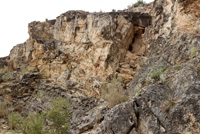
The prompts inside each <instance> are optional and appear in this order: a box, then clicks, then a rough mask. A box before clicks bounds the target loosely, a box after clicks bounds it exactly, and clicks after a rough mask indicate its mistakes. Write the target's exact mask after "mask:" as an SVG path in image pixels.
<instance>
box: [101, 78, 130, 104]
mask: <svg viewBox="0 0 200 134" xmlns="http://www.w3.org/2000/svg"><path fill="white" fill-rule="evenodd" d="M102 97H103V98H104V99H105V100H106V101H107V102H108V104H109V106H110V107H113V106H115V105H116V104H119V103H121V102H125V101H127V100H128V95H126V94H125V90H124V89H123V86H122V83H121V82H120V81H119V80H117V79H113V80H112V81H111V82H110V83H106V84H104V85H103V87H102Z"/></svg>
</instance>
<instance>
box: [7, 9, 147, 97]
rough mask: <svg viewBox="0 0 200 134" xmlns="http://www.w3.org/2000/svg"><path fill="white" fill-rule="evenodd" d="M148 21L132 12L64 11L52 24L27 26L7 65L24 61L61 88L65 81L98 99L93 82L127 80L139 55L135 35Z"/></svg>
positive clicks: (141, 48) (138, 37)
mask: <svg viewBox="0 0 200 134" xmlns="http://www.w3.org/2000/svg"><path fill="white" fill-rule="evenodd" d="M150 20H151V17H150V16H149V15H148V14H140V13H132V12H129V13H92V14H91V13H87V12H84V11H69V12H66V13H64V14H62V15H60V16H59V17H57V19H56V20H51V21H46V22H32V23H30V24H29V35H30V38H29V39H28V40H27V41H26V42H25V43H24V44H21V45H18V46H16V47H14V48H13V50H12V51H11V54H10V60H11V61H13V64H14V67H15V68H17V67H19V63H18V62H20V61H21V62H26V63H27V64H29V66H31V67H34V68H37V69H38V70H39V71H40V72H41V74H42V75H43V76H44V77H46V78H49V79H51V80H52V81H55V82H56V83H58V84H60V85H62V86H63V87H66V85H67V83H66V82H67V81H71V83H73V84H74V85H75V86H76V87H77V88H79V89H82V90H84V92H85V95H90V94H99V91H98V90H96V91H93V89H92V85H93V81H94V80H95V79H100V81H105V80H106V79H108V78H112V77H120V78H121V79H122V80H123V81H124V82H126V83H127V82H129V81H130V80H131V79H132V77H133V76H134V74H135V73H134V71H133V70H136V69H137V65H138V62H139V59H140V57H139V55H142V53H143V52H144V50H145V43H144V42H143V41H142V37H141V35H142V34H143V32H144V28H145V27H146V26H148V25H149V24H150ZM133 40H135V42H138V43H136V44H138V45H134V42H133ZM19 58H21V60H20V59H19ZM17 61H18V62H17ZM66 73H67V74H68V75H67V76H66Z"/></svg>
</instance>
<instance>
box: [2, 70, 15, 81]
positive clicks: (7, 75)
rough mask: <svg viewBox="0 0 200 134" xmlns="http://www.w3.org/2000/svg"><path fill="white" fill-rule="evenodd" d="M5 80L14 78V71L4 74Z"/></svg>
mask: <svg viewBox="0 0 200 134" xmlns="http://www.w3.org/2000/svg"><path fill="white" fill-rule="evenodd" d="M2 79H3V81H8V80H12V79H14V74H13V73H12V72H7V73H5V74H4V75H3V76H2Z"/></svg>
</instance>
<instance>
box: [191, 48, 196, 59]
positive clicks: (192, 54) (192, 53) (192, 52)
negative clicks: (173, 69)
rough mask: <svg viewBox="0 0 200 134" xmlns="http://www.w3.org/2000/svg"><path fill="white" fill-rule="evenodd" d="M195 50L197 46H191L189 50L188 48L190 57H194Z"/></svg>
mask: <svg viewBox="0 0 200 134" xmlns="http://www.w3.org/2000/svg"><path fill="white" fill-rule="evenodd" d="M196 52H197V48H195V47H194V48H192V49H191V50H190V56H191V57H192V58H194V57H195V56H196Z"/></svg>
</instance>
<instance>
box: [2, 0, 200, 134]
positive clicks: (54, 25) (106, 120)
mask: <svg viewBox="0 0 200 134" xmlns="http://www.w3.org/2000/svg"><path fill="white" fill-rule="evenodd" d="M199 3H200V1H199V0H193V1H189V0H155V1H154V2H153V3H151V4H148V5H144V6H140V7H138V8H133V9H127V10H125V11H123V12H112V13H88V12H84V11H68V12H66V13H64V14H61V15H60V16H58V17H57V18H56V19H55V20H50V21H48V20H47V21H46V22H32V23H30V24H29V35H30V37H29V39H28V40H27V41H26V42H25V43H23V44H19V45H17V46H15V47H14V48H13V49H12V50H11V53H10V55H9V56H8V57H5V58H1V59H0V69H1V70H0V100H2V101H7V102H8V103H9V104H13V106H14V110H15V111H17V112H20V113H21V114H22V115H27V114H28V112H30V111H42V110H43V109H44V108H45V109H50V102H51V100H52V98H55V97H57V96H62V97H65V98H68V99H69V100H70V102H71V103H72V111H73V114H72V117H71V126H72V128H71V132H72V133H74V134H81V133H83V134H199V133H200V129H199V128H200V115H199V110H200V101H199V100H200V29H199V24H200V23H199V12H200V6H199ZM5 72H6V73H5ZM113 78H118V79H120V80H122V83H123V85H124V87H125V88H126V89H127V91H126V92H127V94H129V100H128V101H127V102H124V103H121V104H118V105H116V106H114V107H113V108H111V107H109V106H108V105H107V102H106V101H105V100H103V99H102V98H101V91H100V88H101V84H102V83H104V82H107V81H109V80H111V79H113ZM38 94H39V95H38ZM41 94H43V95H42V96H44V97H41ZM116 97H117V96H116ZM0 124H4V125H1V126H3V127H2V128H5V124H6V120H5V119H3V120H0Z"/></svg>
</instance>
